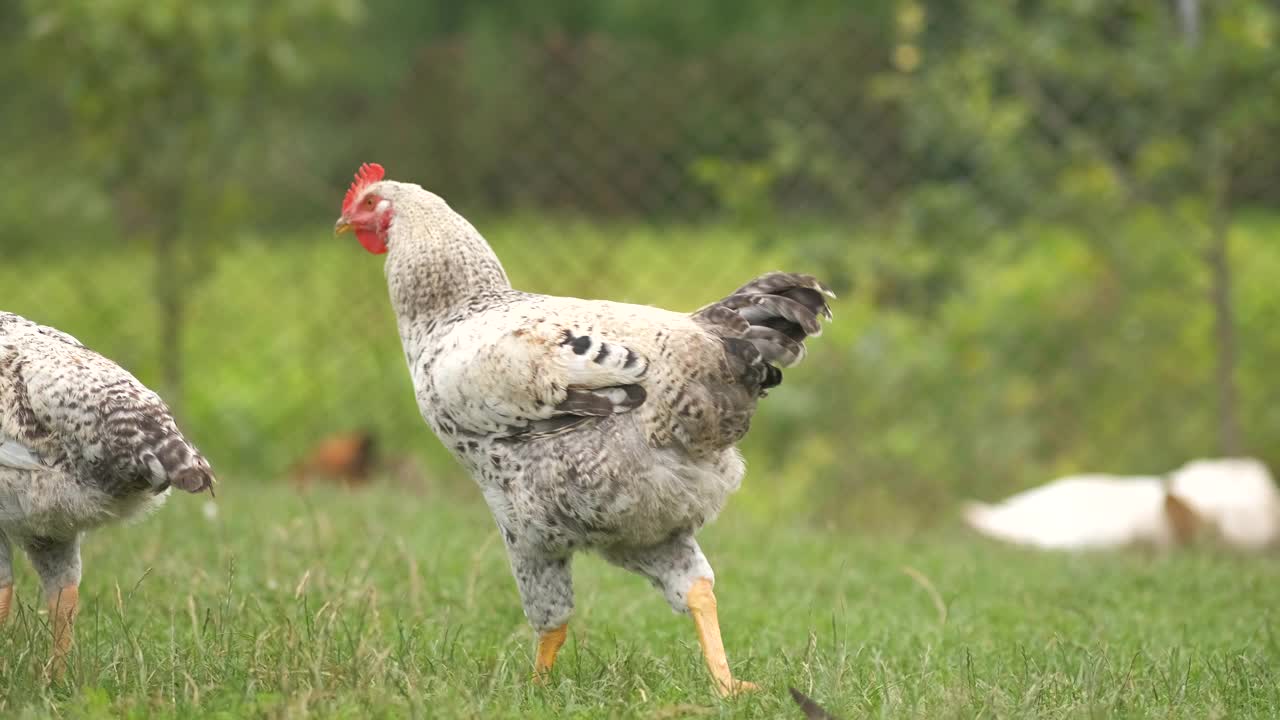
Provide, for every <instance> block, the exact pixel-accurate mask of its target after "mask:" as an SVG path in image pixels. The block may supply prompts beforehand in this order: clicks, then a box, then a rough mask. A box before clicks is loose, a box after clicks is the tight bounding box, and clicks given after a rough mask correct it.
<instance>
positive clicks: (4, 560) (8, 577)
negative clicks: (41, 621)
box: [0, 532, 13, 625]
mask: <svg viewBox="0 0 1280 720" xmlns="http://www.w3.org/2000/svg"><path fill="white" fill-rule="evenodd" d="M12 605H13V550H12V548H11V547H10V546H9V538H8V537H6V536H5V534H4V532H0V625H3V624H4V623H5V621H6V620H8V619H9V608H10V607H12Z"/></svg>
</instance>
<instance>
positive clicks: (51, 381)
mask: <svg viewBox="0 0 1280 720" xmlns="http://www.w3.org/2000/svg"><path fill="white" fill-rule="evenodd" d="M213 482H214V478H213V473H212V471H211V470H210V468H209V463H208V462H206V461H205V459H204V457H203V456H202V455H201V454H200V452H199V451H198V450H196V448H195V447H194V446H192V445H191V443H189V442H187V440H186V438H184V437H183V436H182V433H181V432H180V431H179V430H178V427H177V425H176V424H175V423H174V420H173V416H172V415H171V414H170V413H169V409H168V408H167V407H166V406H165V404H164V402H163V401H162V400H161V399H160V398H159V397H158V396H157V395H156V394H155V393H153V392H151V391H150V390H148V389H147V388H146V387H144V386H143V385H142V383H140V382H138V380H137V379H135V378H134V377H133V376H132V375H130V374H129V373H128V372H126V371H125V370H124V369H122V368H121V367H120V366H119V365H116V364H115V363H113V362H111V361H110V360H108V359H106V358H104V357H102V356H101V355H99V354H97V353H95V352H93V351H92V350H90V349H88V348H86V347H85V346H84V345H82V344H81V343H80V342H79V341H78V340H76V339H75V338H73V337H71V336H70V335H67V334H66V333H63V332H60V331H58V330H55V329H53V328H49V327H44V326H42V325H37V324H36V323H33V322H31V321H29V320H26V319H24V318H22V317H19V316H18V315H14V314H12V313H6V312H0V623H3V622H4V621H5V620H6V619H7V618H8V615H9V609H10V606H11V604H12V601H13V562H12V554H11V553H12V549H11V544H10V543H11V542H12V543H17V544H18V545H19V546H21V547H22V548H23V549H24V550H26V552H27V555H28V556H29V557H30V558H31V564H32V565H34V566H35V569H36V572H37V573H38V574H39V575H40V580H41V581H42V583H43V585H44V594H45V599H46V601H47V602H48V605H49V617H50V621H51V625H52V629H53V653H52V659H51V664H50V667H51V669H53V671H54V672H55V673H60V672H61V670H62V668H63V666H64V662H65V656H66V653H67V651H68V649H69V648H70V646H71V639H72V631H73V625H74V622H75V615H76V610H77V607H78V601H79V594H78V589H77V588H78V586H79V584H80V538H81V536H82V535H83V534H84V531H86V530H88V529H91V528H94V527H96V526H99V525H102V524H104V523H106V522H110V521H113V520H117V519H124V518H128V517H132V516H136V515H139V514H142V513H146V512H147V511H150V510H152V509H154V508H157V507H159V505H160V504H161V503H162V502H164V499H165V497H166V496H167V495H168V493H169V488H170V487H177V488H180V489H182V490H186V491H188V492H193V493H198V492H201V491H203V490H206V489H209V490H210V492H212V485H213Z"/></svg>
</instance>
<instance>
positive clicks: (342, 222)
mask: <svg viewBox="0 0 1280 720" xmlns="http://www.w3.org/2000/svg"><path fill="white" fill-rule="evenodd" d="M345 232H351V223H349V222H347V219H346V218H338V222H336V223H334V225H333V235H334V237H337V236H338V235H341V234H342V233H345Z"/></svg>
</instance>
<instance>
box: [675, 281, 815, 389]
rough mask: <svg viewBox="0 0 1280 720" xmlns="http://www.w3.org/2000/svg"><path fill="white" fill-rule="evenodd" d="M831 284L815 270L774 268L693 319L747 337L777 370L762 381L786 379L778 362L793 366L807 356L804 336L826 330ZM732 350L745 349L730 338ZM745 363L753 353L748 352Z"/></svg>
mask: <svg viewBox="0 0 1280 720" xmlns="http://www.w3.org/2000/svg"><path fill="white" fill-rule="evenodd" d="M828 297H835V294H834V293H832V292H831V290H830V288H828V287H827V286H826V285H824V284H822V283H821V282H819V281H818V280H817V278H814V277H813V276H811V275H800V274H797V273H784V272H772V273H768V274H767V275H761V276H760V277H758V278H756V279H755V280H752V281H751V282H749V283H747V284H746V285H743V286H742V287H740V288H738V289H737V290H736V291H734V292H733V294H732V295H729V296H728V297H726V298H724V299H723V300H720V301H718V302H714V303H712V304H710V305H708V306H706V307H704V308H702V309H701V310H698V311H697V312H695V313H694V314H693V319H694V320H696V321H697V322H699V323H701V324H702V325H704V326H705V327H707V329H709V330H710V331H711V332H714V333H715V334H717V335H719V336H721V337H723V338H726V340H727V339H730V338H735V339H742V340H746V341H747V342H748V343H750V344H751V346H752V347H754V349H755V352H756V353H758V356H759V359H762V360H763V361H764V362H765V363H766V364H767V365H768V366H769V370H770V371H772V372H769V373H768V378H767V379H765V378H761V380H762V381H767V382H768V383H770V384H768V385H763V384H762V385H761V389H762V390H763V389H766V388H768V387H772V386H773V385H777V384H778V383H780V382H782V373H781V372H780V371H779V370H778V367H779V366H781V367H791V366H793V365H795V364H796V363H799V362H800V361H801V360H803V359H804V357H805V347H804V341H805V339H806V338H809V337H817V336H818V335H821V334H822V322H821V320H822V318H825V319H827V320H830V319H831V317H832V315H831V307H830V306H829V305H828V304H827V298H828ZM726 346H727V347H728V348H729V350H730V351H733V353H736V354H742V353H741V352H740V351H741V349H742V348H739V347H737V346H734V345H731V344H729V343H727V342H726ZM743 360H744V364H745V365H748V366H749V365H751V364H752V362H751V360H752V358H747V357H745V356H744V357H743ZM758 374H759V373H758V372H755V371H753V375H758Z"/></svg>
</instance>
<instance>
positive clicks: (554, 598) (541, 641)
mask: <svg viewBox="0 0 1280 720" xmlns="http://www.w3.org/2000/svg"><path fill="white" fill-rule="evenodd" d="M571 560H572V558H571V556H568V555H564V556H559V557H549V556H545V555H538V554H535V553H526V552H519V551H515V550H513V551H512V552H511V574H512V575H515V578H516V586H517V587H519V588H520V599H521V601H522V602H523V604H524V616H525V617H526V618H528V619H529V624H530V625H532V626H533V629H534V631H536V632H537V633H538V654H537V656H536V657H535V659H534V665H533V679H534V680H535V681H537V682H544V681H545V680H546V678H547V676H548V674H550V672H551V667H552V666H553V665H555V662H556V654H557V653H559V652H560V647H561V646H562V645H564V641H565V637H566V636H567V635H568V629H569V616H570V615H572V614H573V575H572V573H571V571H570V567H569V563H570V561H571Z"/></svg>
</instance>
